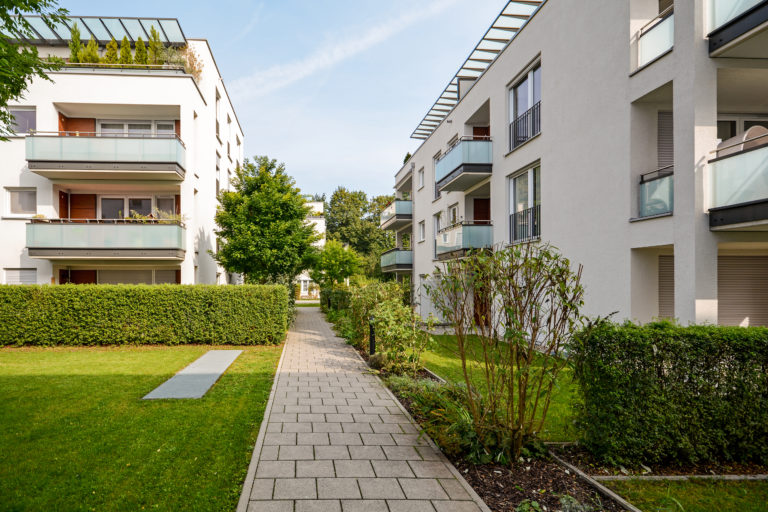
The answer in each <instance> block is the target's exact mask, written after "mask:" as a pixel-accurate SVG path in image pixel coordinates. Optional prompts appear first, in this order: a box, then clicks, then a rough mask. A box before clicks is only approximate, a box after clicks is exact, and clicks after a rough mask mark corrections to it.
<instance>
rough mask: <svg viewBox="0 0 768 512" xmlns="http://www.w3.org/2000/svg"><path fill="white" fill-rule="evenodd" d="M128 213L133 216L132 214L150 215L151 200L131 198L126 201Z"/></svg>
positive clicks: (147, 198)
mask: <svg viewBox="0 0 768 512" xmlns="http://www.w3.org/2000/svg"><path fill="white" fill-rule="evenodd" d="M128 211H129V212H130V213H131V215H133V213H134V212H135V213H137V214H139V215H149V214H151V213H152V199H150V198H149V197H141V198H133V197H132V198H130V199H128Z"/></svg>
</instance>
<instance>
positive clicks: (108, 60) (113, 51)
mask: <svg viewBox="0 0 768 512" xmlns="http://www.w3.org/2000/svg"><path fill="white" fill-rule="evenodd" d="M102 61H103V62H104V63H105V64H117V41H115V38H114V37H113V38H112V39H111V40H110V41H109V42H108V43H107V47H106V51H105V52H104V58H103V59H102Z"/></svg>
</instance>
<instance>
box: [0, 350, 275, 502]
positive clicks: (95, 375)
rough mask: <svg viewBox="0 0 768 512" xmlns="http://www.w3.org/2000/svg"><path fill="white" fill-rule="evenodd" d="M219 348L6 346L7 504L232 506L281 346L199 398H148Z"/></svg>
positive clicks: (242, 362)
mask: <svg viewBox="0 0 768 512" xmlns="http://www.w3.org/2000/svg"><path fill="white" fill-rule="evenodd" d="M212 348H216V347H211V346H181V347H117V348H69V349H67V348H49V349H37V348H35V349H30V348H25V349H0V411H2V413H0V496H2V505H0V508H2V510H13V511H20V510H141V509H152V510H205V511H208V510H228V511H229V510H234V508H235V506H236V503H237V500H238V498H239V495H240V490H241V487H242V482H243V480H244V478H245V473H246V471H247V467H248V461H249V459H250V455H251V451H252V449H253V445H254V443H255V440H256V436H257V434H258V429H259V424H260V422H261V418H262V415H263V412H264V407H265V405H266V401H267V399H268V397H269V391H270V388H271V384H272V378H273V375H274V372H275V367H276V365H277V361H278V359H279V357H280V351H281V347H247V348H244V350H245V352H244V353H243V354H241V355H240V357H239V358H238V359H237V361H235V363H234V364H233V365H232V366H231V367H230V368H229V370H228V371H227V372H226V373H225V374H224V375H223V376H222V378H221V379H220V380H219V382H218V383H216V385H214V387H213V388H212V389H211V390H210V391H209V392H208V394H207V395H206V396H205V397H203V398H202V399H198V400H176V401H172V400H160V401H143V400H141V397H142V396H144V395H145V394H146V393H148V392H149V391H151V390H152V389H154V388H155V387H156V386H158V385H159V384H161V383H162V382H163V381H165V380H166V379H168V378H169V377H171V376H172V375H173V374H174V373H176V372H177V371H179V370H180V369H182V368H183V367H184V366H186V365H187V364H189V363H190V362H192V361H194V360H195V359H197V358H198V357H199V356H200V355H202V354H204V353H205V352H206V351H208V350H210V349H212ZM229 348H233V347H229ZM234 348H241V347H234Z"/></svg>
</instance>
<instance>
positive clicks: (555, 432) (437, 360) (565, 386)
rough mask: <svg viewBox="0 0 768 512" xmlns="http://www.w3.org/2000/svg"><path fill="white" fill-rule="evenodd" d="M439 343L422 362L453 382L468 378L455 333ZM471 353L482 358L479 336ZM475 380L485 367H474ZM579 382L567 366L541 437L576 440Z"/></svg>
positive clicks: (473, 340)
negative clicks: (575, 407)
mask: <svg viewBox="0 0 768 512" xmlns="http://www.w3.org/2000/svg"><path fill="white" fill-rule="evenodd" d="M434 339H435V343H434V344H433V345H432V347H431V348H430V349H429V350H428V351H427V352H425V353H424V355H423V357H422V362H423V363H424V365H425V366H426V367H427V368H429V369H430V370H431V371H433V372H435V373H436V374H437V375H439V376H440V377H442V378H444V379H446V380H449V381H451V382H458V383H463V382H464V373H463V371H462V369H461V359H460V358H459V356H458V351H457V348H456V338H455V336H452V335H440V336H434ZM470 349H471V350H470V352H469V353H470V354H473V355H474V357H473V358H472V360H473V361H476V362H478V361H479V355H480V354H481V351H480V343H479V341H477V339H476V338H470ZM470 371H471V372H472V375H474V376H475V382H478V383H481V382H483V380H484V376H483V375H484V371H483V369H482V368H481V367H479V366H476V365H473V366H472V367H470ZM577 391H578V389H577V384H576V383H575V382H574V380H573V371H572V370H571V369H570V368H564V369H563V370H562V371H561V372H560V374H559V376H558V379H557V382H556V385H555V388H554V392H553V394H552V401H551V403H550V406H549V411H548V412H547V417H546V420H545V422H544V429H543V431H542V432H541V438H542V439H543V440H545V441H575V440H576V439H577V438H578V432H577V431H576V428H575V426H574V424H573V404H574V403H575V402H576V401H577V400H579V397H578V392H577Z"/></svg>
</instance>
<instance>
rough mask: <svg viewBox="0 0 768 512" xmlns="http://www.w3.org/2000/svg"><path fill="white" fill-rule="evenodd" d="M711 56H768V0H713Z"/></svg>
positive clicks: (710, 5) (710, 38) (710, 12)
mask: <svg viewBox="0 0 768 512" xmlns="http://www.w3.org/2000/svg"><path fill="white" fill-rule="evenodd" d="M709 28H710V33H709V35H708V36H707V37H708V38H709V55H710V56H711V57H727V58H745V59H765V58H768V0H709Z"/></svg>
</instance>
